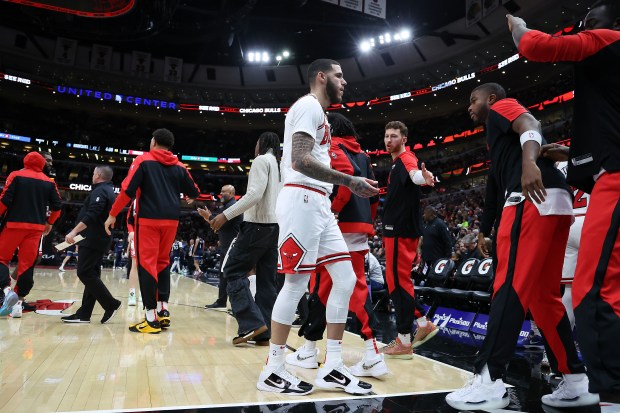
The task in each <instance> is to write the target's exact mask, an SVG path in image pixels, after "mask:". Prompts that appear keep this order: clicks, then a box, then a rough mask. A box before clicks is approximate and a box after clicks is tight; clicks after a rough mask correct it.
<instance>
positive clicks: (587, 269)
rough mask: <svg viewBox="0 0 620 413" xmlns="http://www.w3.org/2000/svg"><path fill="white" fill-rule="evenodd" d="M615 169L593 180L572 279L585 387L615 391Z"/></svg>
mask: <svg viewBox="0 0 620 413" xmlns="http://www.w3.org/2000/svg"><path fill="white" fill-rule="evenodd" d="M619 234H620V172H615V173H606V174H604V175H602V176H601V177H600V178H599V180H598V181H597V182H596V184H595V185H594V190H593V191H592V194H591V197H590V206H589V207H588V212H587V213H586V218H585V221H584V223H583V230H582V232H581V246H580V248H579V256H578V258H577V268H576V269H575V279H574V281H573V307H574V308H575V319H576V324H577V338H578V340H579V345H580V347H581V351H582V354H583V358H584V361H585V364H586V367H587V368H588V372H587V373H588V378H589V380H590V391H591V392H594V393H599V392H606V393H607V392H610V393H613V392H616V394H618V392H620V350H618V345H619V344H620V237H619Z"/></svg>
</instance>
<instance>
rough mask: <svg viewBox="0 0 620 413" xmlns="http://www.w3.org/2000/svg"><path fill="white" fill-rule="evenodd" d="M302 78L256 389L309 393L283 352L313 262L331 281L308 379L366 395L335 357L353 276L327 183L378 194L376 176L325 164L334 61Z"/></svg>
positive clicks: (287, 151) (339, 82) (320, 63)
mask: <svg viewBox="0 0 620 413" xmlns="http://www.w3.org/2000/svg"><path fill="white" fill-rule="evenodd" d="M308 83H309V84H310V93H309V94H307V95H305V96H303V97H301V98H300V99H299V100H297V102H295V104H293V106H292V107H291V108H290V109H289V111H288V113H287V115H286V121H285V128H284V152H283V155H282V162H281V172H282V182H283V183H284V187H283V188H282V190H281V191H280V194H279V195H278V200H277V202H276V217H277V220H278V225H279V226H280V233H279V238H278V268H279V270H280V272H282V273H284V274H285V281H284V286H283V287H282V290H281V291H280V293H279V294H278V298H277V299H276V303H275V305H274V307H273V313H272V316H271V342H270V347H269V357H268V358H267V365H266V366H265V367H264V368H263V371H262V372H261V374H260V376H259V379H258V383H257V384H256V387H257V388H258V389H259V390H262V391H268V392H276V393H281V394H285V395H304V394H308V393H310V392H312V390H313V386H312V385H311V384H310V383H307V382H304V381H301V380H300V379H299V378H297V377H295V376H294V375H293V374H291V373H289V372H288V371H287V370H286V369H285V366H284V362H285V359H284V351H285V349H286V340H287V338H288V335H289V332H290V329H291V325H292V323H293V320H294V318H295V309H296V308H297V304H298V303H299V300H300V299H301V297H302V295H303V294H305V292H306V289H307V287H308V281H309V279H310V273H311V272H312V271H314V270H315V269H316V268H317V266H318V267H321V266H325V267H326V268H327V270H328V272H329V274H330V275H331V276H332V281H333V287H332V290H331V293H330V295H329V298H328V300H327V308H326V318H327V351H326V358H325V364H324V365H323V367H322V368H320V369H319V370H318V373H317V378H316V380H315V382H314V383H315V385H316V386H317V387H319V388H325V389H342V390H344V391H346V392H347V393H352V394H368V393H370V392H371V391H372V386H371V385H370V384H368V383H365V382H362V381H360V380H358V379H357V378H355V377H354V376H353V375H351V373H350V372H349V370H348V369H347V367H345V366H344V364H343V362H342V357H341V353H342V336H343V333H344V327H345V324H346V321H347V313H348V309H349V299H350V297H351V293H352V292H353V287H354V286H355V280H356V277H355V273H354V272H353V266H352V264H351V257H350V255H349V252H348V248H347V244H346V243H345V242H344V238H343V237H342V233H341V232H340V229H339V228H338V224H337V222H336V218H335V217H334V214H333V213H332V212H331V205H330V200H329V194H330V193H331V191H332V186H333V184H336V185H345V186H348V187H349V188H350V189H351V191H352V192H353V193H354V194H356V195H359V196H361V197H366V198H367V197H370V196H373V195H376V194H378V193H379V189H378V188H377V187H376V184H377V183H376V181H372V180H370V179H366V178H361V177H356V176H351V175H346V174H344V173H342V172H338V171H335V170H333V169H331V168H330V156H329V152H328V151H329V148H330V144H331V133H330V127H329V123H328V122H327V117H326V116H325V109H326V108H327V107H328V106H330V105H331V104H336V103H340V102H341V101H342V94H343V92H344V87H345V85H346V84H347V82H346V81H345V80H344V76H343V74H342V70H341V68H340V64H339V63H338V62H336V61H334V60H329V59H319V60H315V61H314V62H312V63H311V64H310V66H309V67H308Z"/></svg>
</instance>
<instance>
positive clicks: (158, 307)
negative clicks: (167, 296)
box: [157, 301, 161, 313]
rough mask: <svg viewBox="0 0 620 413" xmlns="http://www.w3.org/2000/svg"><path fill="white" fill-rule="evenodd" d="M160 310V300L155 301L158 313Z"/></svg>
mask: <svg viewBox="0 0 620 413" xmlns="http://www.w3.org/2000/svg"><path fill="white" fill-rule="evenodd" d="M160 311H161V301H158V302H157V312H158V313H159V312H160Z"/></svg>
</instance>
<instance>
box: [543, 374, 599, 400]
mask: <svg viewBox="0 0 620 413" xmlns="http://www.w3.org/2000/svg"><path fill="white" fill-rule="evenodd" d="M566 376H567V375H564V380H562V381H561V382H560V384H559V385H558V387H557V388H556V389H555V391H554V392H553V393H551V394H545V395H544V396H543V397H542V399H541V400H542V402H543V404H546V405H548V406H553V407H578V406H590V405H595V404H598V403H599V401H600V399H599V396H598V394H596V393H590V392H588V384H589V381H588V376H586V375H585V374H582V376H583V377H582V378H581V379H580V380H567V379H566ZM571 376H573V375H571Z"/></svg>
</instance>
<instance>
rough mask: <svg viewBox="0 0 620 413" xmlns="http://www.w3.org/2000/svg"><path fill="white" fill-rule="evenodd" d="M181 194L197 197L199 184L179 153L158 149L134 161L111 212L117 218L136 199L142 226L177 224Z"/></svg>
mask: <svg viewBox="0 0 620 413" xmlns="http://www.w3.org/2000/svg"><path fill="white" fill-rule="evenodd" d="M181 193H183V194H184V195H186V196H187V197H189V198H196V197H197V196H198V194H199V190H198V186H196V184H195V183H194V180H193V179H192V176H191V175H190V174H189V171H188V170H187V168H185V165H183V164H182V163H181V162H179V159H178V158H177V157H176V155H174V154H173V153H172V152H170V151H166V150H162V149H155V150H152V151H150V152H147V153H145V154H144V155H140V156H138V157H137V158H136V159H135V160H134V161H133V163H132V164H131V167H130V168H129V174H128V175H127V177H126V178H125V179H124V180H123V183H122V185H121V193H120V195H119V196H118V197H117V198H116V201H115V202H114V205H112V210H111V211H110V215H111V216H113V217H116V216H117V215H118V214H119V213H120V212H121V210H122V209H123V208H124V207H125V206H126V205H127V204H128V203H129V201H131V199H133V198H135V199H136V204H135V210H136V216H137V218H138V220H139V221H140V225H166V224H170V225H176V224H177V222H178V220H179V214H180V206H181V197H180V194H181Z"/></svg>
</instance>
